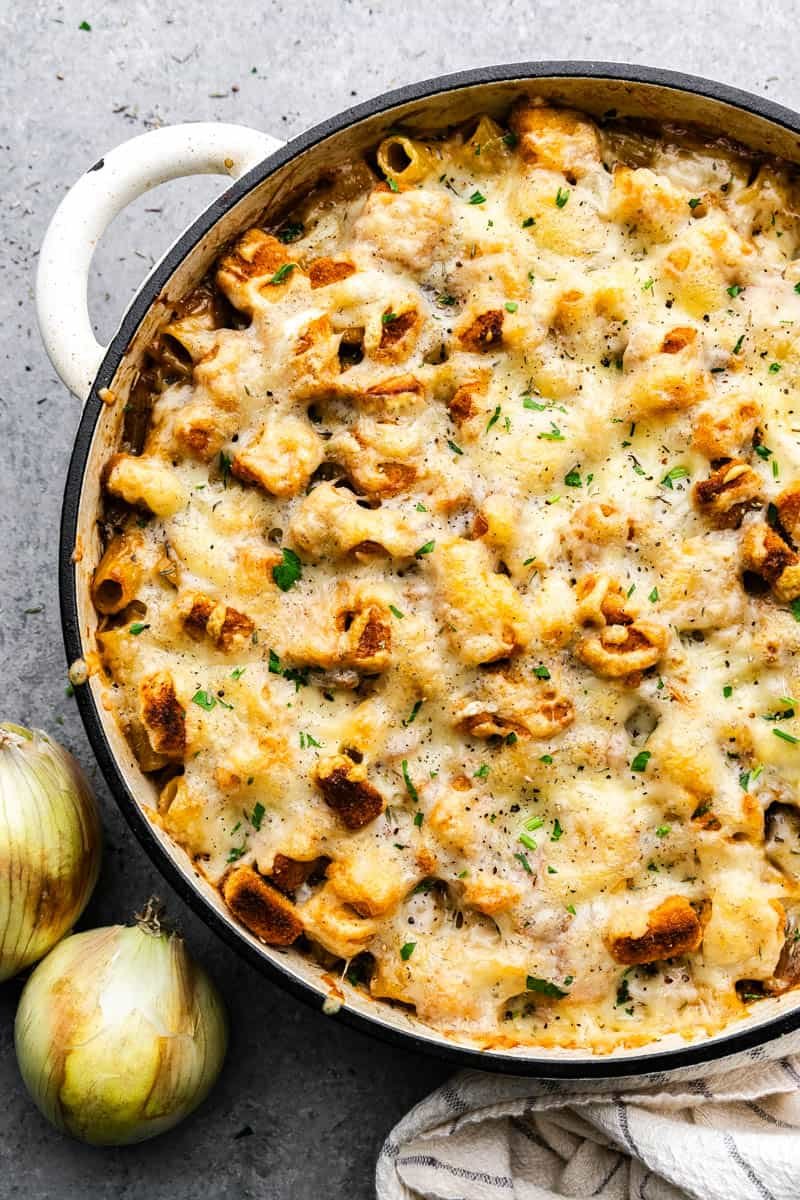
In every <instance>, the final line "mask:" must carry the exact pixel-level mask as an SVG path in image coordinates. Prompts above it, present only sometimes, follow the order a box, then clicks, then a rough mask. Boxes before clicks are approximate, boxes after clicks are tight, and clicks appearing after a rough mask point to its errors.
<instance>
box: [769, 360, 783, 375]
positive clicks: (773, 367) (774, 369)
mask: <svg viewBox="0 0 800 1200" xmlns="http://www.w3.org/2000/svg"><path fill="white" fill-rule="evenodd" d="M780 369H781V364H780V363H779V362H773V363H770V364H769V373H770V375H777V374H778V371H780Z"/></svg>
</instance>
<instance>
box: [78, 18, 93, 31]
mask: <svg viewBox="0 0 800 1200" xmlns="http://www.w3.org/2000/svg"><path fill="white" fill-rule="evenodd" d="M78 29H82V30H83V32H84V33H91V31H92V27H91V25H90V24H89V22H88V21H81V23H80V25H79V26H78Z"/></svg>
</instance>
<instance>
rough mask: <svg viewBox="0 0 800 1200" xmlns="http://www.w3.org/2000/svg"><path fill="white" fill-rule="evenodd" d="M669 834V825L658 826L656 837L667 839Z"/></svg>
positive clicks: (670, 831)
mask: <svg viewBox="0 0 800 1200" xmlns="http://www.w3.org/2000/svg"><path fill="white" fill-rule="evenodd" d="M670 833H672V826H671V825H659V827H658V829H657V830H656V837H658V838H665V837H668V836H669V835H670Z"/></svg>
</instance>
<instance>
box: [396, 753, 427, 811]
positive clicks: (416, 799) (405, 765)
mask: <svg viewBox="0 0 800 1200" xmlns="http://www.w3.org/2000/svg"><path fill="white" fill-rule="evenodd" d="M400 766H401V768H402V771H403V782H404V783H405V785H406V791H407V792H408V794H409V796H410V797H411V799H412V800H413V801H414V803H415V804H418V803H419V792H418V791H417V789H416V788H415V787H414V784H413V783H412V782H411V776H410V775H409V773H408V760H407V759H405V758H404V759H403V761H402V763H401V764H400ZM421 816H422V813H417V817H421ZM417 817H415V818H414V824H415V825H416V824H418V823H419V824H420V825H421V824H422V821H421V820H420V821H419V822H417Z"/></svg>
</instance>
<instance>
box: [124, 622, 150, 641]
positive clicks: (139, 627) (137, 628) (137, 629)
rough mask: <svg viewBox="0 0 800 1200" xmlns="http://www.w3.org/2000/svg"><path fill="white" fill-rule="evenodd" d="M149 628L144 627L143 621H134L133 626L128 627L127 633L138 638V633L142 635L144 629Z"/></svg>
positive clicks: (147, 626)
mask: <svg viewBox="0 0 800 1200" xmlns="http://www.w3.org/2000/svg"><path fill="white" fill-rule="evenodd" d="M149 628H150V626H149V625H146V624H145V623H144V621H134V622H133V624H132V625H130V626H129V627H128V633H132V634H133V636H134V637H138V636H139V634H140V633H144V631H145V629H149Z"/></svg>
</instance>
